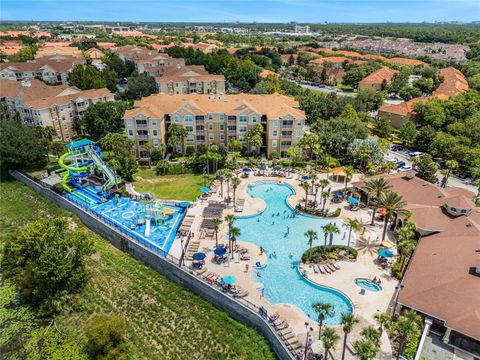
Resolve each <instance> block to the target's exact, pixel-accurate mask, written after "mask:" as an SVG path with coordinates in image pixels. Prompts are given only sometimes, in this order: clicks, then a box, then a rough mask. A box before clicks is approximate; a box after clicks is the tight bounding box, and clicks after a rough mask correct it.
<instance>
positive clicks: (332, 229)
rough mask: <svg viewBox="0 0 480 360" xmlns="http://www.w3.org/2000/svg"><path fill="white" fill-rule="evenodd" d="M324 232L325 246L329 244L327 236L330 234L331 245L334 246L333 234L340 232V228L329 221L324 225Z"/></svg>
mask: <svg viewBox="0 0 480 360" xmlns="http://www.w3.org/2000/svg"><path fill="white" fill-rule="evenodd" d="M322 230H323V233H324V235H325V247H326V246H327V237H328V236H330V242H329V245H330V246H332V242H333V234H338V233H339V232H340V229H339V228H338V227H337V226H336V225H335V224H332V223H328V224H327V225H323V226H322Z"/></svg>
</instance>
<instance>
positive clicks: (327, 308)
mask: <svg viewBox="0 0 480 360" xmlns="http://www.w3.org/2000/svg"><path fill="white" fill-rule="evenodd" d="M312 309H313V311H315V312H316V313H317V314H318V319H317V321H318V339H319V340H320V339H321V336H322V327H323V322H324V321H325V317H326V316H329V315H331V314H332V313H333V305H332V304H329V303H324V302H321V301H319V302H316V303H314V304H313V305H312Z"/></svg>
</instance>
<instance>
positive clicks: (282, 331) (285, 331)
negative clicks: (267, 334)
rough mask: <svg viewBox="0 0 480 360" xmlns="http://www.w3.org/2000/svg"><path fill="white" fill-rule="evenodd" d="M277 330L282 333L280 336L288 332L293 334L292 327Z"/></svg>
mask: <svg viewBox="0 0 480 360" xmlns="http://www.w3.org/2000/svg"><path fill="white" fill-rule="evenodd" d="M277 332H278V333H279V334H280V336H287V335H288V334H293V330H292V329H290V328H286V329H283V330H279V331H277Z"/></svg>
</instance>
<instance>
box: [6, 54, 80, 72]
mask: <svg viewBox="0 0 480 360" xmlns="http://www.w3.org/2000/svg"><path fill="white" fill-rule="evenodd" d="M83 63H85V60H84V59H83V60H80V59H78V58H76V57H71V56H51V57H42V58H40V59H35V60H33V61H29V62H9V63H0V71H1V70H5V69H8V70H11V71H21V72H22V71H32V72H33V71H35V72H39V71H41V70H42V69H44V68H46V67H48V68H50V69H53V70H55V71H57V72H64V71H68V70H70V69H73V67H74V66H75V65H77V64H83Z"/></svg>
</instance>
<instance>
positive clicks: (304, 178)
mask: <svg viewBox="0 0 480 360" xmlns="http://www.w3.org/2000/svg"><path fill="white" fill-rule="evenodd" d="M302 179H303V180H308V179H310V178H309V177H308V176H307V175H304V176H302Z"/></svg>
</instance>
